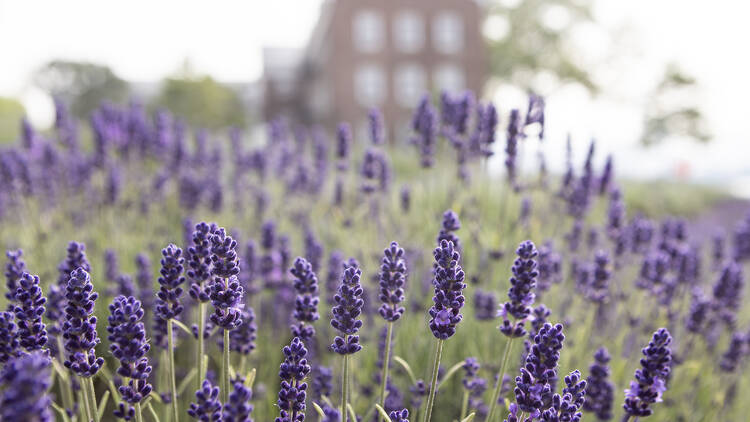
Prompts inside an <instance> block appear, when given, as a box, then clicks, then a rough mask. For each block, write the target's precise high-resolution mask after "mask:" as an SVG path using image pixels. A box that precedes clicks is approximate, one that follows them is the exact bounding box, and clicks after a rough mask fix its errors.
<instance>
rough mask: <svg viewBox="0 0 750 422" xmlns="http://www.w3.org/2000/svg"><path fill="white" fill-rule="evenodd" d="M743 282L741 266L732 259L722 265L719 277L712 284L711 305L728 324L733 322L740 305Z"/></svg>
mask: <svg viewBox="0 0 750 422" xmlns="http://www.w3.org/2000/svg"><path fill="white" fill-rule="evenodd" d="M744 284H745V281H744V280H743V276H742V267H741V266H740V265H739V264H738V263H736V262H733V261H729V262H727V263H726V264H725V265H724V269H723V270H722V271H721V275H720V276H719V279H718V280H716V283H715V284H714V288H713V299H712V307H713V308H714V310H715V312H716V313H717V314H718V315H719V317H720V318H721V319H722V320H723V321H724V322H725V323H726V324H728V325H730V326H732V325H733V324H734V322H735V318H736V315H737V311H738V310H739V309H740V307H741V305H742V288H743V287H744Z"/></svg>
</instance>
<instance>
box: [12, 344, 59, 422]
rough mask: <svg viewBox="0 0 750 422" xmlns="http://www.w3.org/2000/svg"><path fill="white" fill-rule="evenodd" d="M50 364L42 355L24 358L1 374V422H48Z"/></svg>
mask: <svg viewBox="0 0 750 422" xmlns="http://www.w3.org/2000/svg"><path fill="white" fill-rule="evenodd" d="M50 366H51V361H50V359H49V357H48V356H47V355H46V354H45V353H42V352H39V351H36V352H32V353H29V354H23V355H21V356H19V357H18V358H16V359H12V360H11V361H9V362H8V363H7V364H6V365H5V367H4V368H3V369H2V372H0V391H2V393H0V420H3V421H36V422H51V421H53V420H54V416H53V415H52V406H51V404H52V399H51V398H50V396H49V394H48V393H47V390H49V388H50V386H51V384H52V379H51V371H50Z"/></svg>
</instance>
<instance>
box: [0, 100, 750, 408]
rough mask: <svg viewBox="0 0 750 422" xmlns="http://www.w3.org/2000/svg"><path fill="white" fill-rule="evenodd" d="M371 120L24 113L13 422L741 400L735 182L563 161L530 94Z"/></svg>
mask: <svg viewBox="0 0 750 422" xmlns="http://www.w3.org/2000/svg"><path fill="white" fill-rule="evenodd" d="M367 121H368V122H369V125H368V128H367V131H366V132H362V133H360V132H356V133H353V130H352V128H351V126H350V125H349V124H347V123H341V124H340V125H339V126H338V127H322V126H310V127H306V126H300V125H297V124H291V123H288V122H287V121H285V120H283V119H279V120H275V121H272V122H270V123H268V124H267V125H266V135H265V136H264V137H263V138H264V139H263V141H262V142H260V143H258V142H252V141H251V138H250V137H249V136H247V134H243V133H241V131H239V130H236V129H231V128H226V129H222V130H214V131H206V130H200V129H193V128H190V127H188V126H187V125H186V124H184V122H183V120H182V119H181V118H180V116H175V115H171V114H170V113H168V112H166V111H163V110H160V111H157V112H155V113H150V112H148V111H147V110H146V109H145V108H143V107H141V106H139V105H138V104H136V103H133V104H131V105H115V104H110V103H106V104H103V105H101V106H100V107H99V108H97V109H96V110H95V112H94V113H93V114H92V117H91V119H90V120H89V121H87V122H81V121H78V120H76V119H75V118H74V117H73V116H72V115H71V114H70V113H69V112H68V110H67V106H66V104H64V103H63V102H57V103H56V116H55V124H54V129H53V130H51V131H49V132H38V131H35V130H34V129H33V128H32V127H31V126H30V125H29V124H28V123H27V122H25V121H24V122H19V124H22V125H23V131H22V135H21V139H19V140H18V141H16V142H15V143H14V144H12V145H8V146H5V147H3V149H2V151H0V179H2V184H1V185H0V212H1V213H2V215H0V218H2V224H0V236H1V238H2V245H3V247H4V248H5V249H6V250H7V252H6V257H7V258H6V262H5V278H6V288H5V290H4V293H5V294H4V295H3V298H2V300H0V302H2V303H1V304H0V307H1V308H2V309H5V310H6V311H5V312H2V313H0V365H2V370H1V371H0V420H2V421H8V422H10V421H20V420H24V421H48V420H58V421H66V422H69V421H90V420H94V421H97V422H98V421H110V420H118V419H123V420H136V421H138V422H141V421H162V422H166V421H178V420H182V421H188V420H199V421H251V420H255V421H277V422H287V421H288V422H298V421H303V420H312V421H316V420H317V421H328V422H333V421H342V422H345V421H360V420H361V421H393V422H403V421H412V422H416V421H421V422H429V421H435V422H450V421H460V422H464V421H466V422H468V421H472V420H473V421H492V422H499V421H508V422H514V421H580V420H583V421H597V420H599V421H605V420H619V421H630V422H633V421H636V420H637V421H642V420H648V421H652V422H658V421H670V422H674V421H705V422H712V421H747V420H750V419H748V414H750V403H749V402H748V401H747V400H746V397H747V394H748V393H747V392H748V391H750V377H749V376H748V375H750V369H748V360H750V306H748V304H747V301H746V299H745V290H746V289H745V288H744V284H745V281H744V271H745V270H746V269H747V262H748V260H750V215H749V216H748V218H747V219H741V220H739V221H721V222H719V223H721V224H722V225H723V228H721V227H718V224H717V226H716V227H706V225H705V224H704V225H702V226H701V227H700V233H698V232H697V230H698V229H696V228H695V227H693V225H691V221H692V220H691V218H692V216H694V215H695V214H696V213H700V212H702V211H705V210H706V209H707V208H708V207H710V206H711V204H712V203H713V202H712V201H713V200H714V199H715V198H716V194H712V193H711V194H709V193H705V192H701V191H700V189H695V190H687V191H685V189H684V188H679V187H676V186H675V187H673V186H670V185H649V184H645V185H634V184H632V183H628V182H626V181H621V180H619V179H618V177H617V171H616V170H617V168H618V165H619V163H618V161H617V157H612V156H605V155H603V154H601V153H600V152H598V151H597V145H596V143H594V142H592V143H591V145H590V148H589V149H588V151H587V153H586V154H585V155H581V156H578V155H576V156H574V155H573V154H572V152H571V149H570V148H569V149H568V155H567V156H557V155H552V154H548V155H545V151H547V150H548V148H547V145H549V144H552V143H555V144H558V145H559V143H561V142H565V140H564V139H549V138H547V137H545V131H544V129H545V108H544V100H543V99H542V98H541V97H537V96H531V97H530V98H529V101H528V107H525V108H524V109H520V110H518V109H513V110H505V109H503V108H502V107H501V105H498V106H497V107H496V105H494V104H492V103H490V102H485V101H479V100H476V99H475V97H474V95H473V94H472V93H470V92H466V93H461V94H453V95H449V94H443V95H438V96H429V95H426V96H425V97H424V98H423V100H422V101H421V102H420V103H419V106H418V107H417V109H416V110H414V112H413V117H412V120H411V125H410V134H409V138H408V139H388V136H387V131H386V130H384V126H383V119H382V117H381V115H380V113H379V112H378V111H377V110H373V111H372V112H370V114H369V115H368V116H367ZM568 142H569V141H568ZM535 154H538V155H539V156H538V159H537V160H524V161H523V162H525V163H527V164H528V163H529V162H535V163H536V164H535V165H534V168H530V166H528V165H526V166H525V167H524V166H522V165H521V164H520V163H521V162H522V160H521V159H522V157H523V156H524V155H526V156H531V155H535ZM498 158H500V159H501V161H503V162H504V165H503V173H502V175H500V176H491V175H490V173H489V172H488V171H487V167H488V161H489V160H490V159H498ZM552 161H554V162H557V163H559V162H564V163H565V168H566V171H565V172H564V173H563V174H561V175H557V174H551V173H548V171H547V166H546V164H545V163H546V162H552ZM630 165H632V164H630ZM631 187H632V189H633V192H634V193H633V192H626V190H628V189H630V188H631ZM676 192H679V194H677V193H676ZM748 211H750V210H748ZM674 213H685V214H689V216H687V215H678V214H674ZM707 230H708V231H710V233H706V231H707Z"/></svg>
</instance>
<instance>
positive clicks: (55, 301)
mask: <svg viewBox="0 0 750 422" xmlns="http://www.w3.org/2000/svg"><path fill="white" fill-rule="evenodd" d="M77 268H83V270H84V271H91V265H90V264H89V261H88V259H86V245H84V244H83V243H78V242H70V243H68V248H67V256H66V258H65V259H64V260H63V262H61V263H60V265H58V267H57V269H58V272H59V276H58V278H57V284H56V285H52V286H51V287H50V290H49V295H48V302H47V319H49V320H50V321H52V322H54V323H57V322H58V321H59V320H60V317H61V316H63V314H64V312H65V301H66V299H65V289H66V288H67V285H68V280H69V279H70V276H71V273H72V272H73V271H74V270H76V269H77ZM51 325H52V327H50V332H52V331H54V332H55V333H56V332H57V330H58V329H59V327H56V326H55V325H56V324H51Z"/></svg>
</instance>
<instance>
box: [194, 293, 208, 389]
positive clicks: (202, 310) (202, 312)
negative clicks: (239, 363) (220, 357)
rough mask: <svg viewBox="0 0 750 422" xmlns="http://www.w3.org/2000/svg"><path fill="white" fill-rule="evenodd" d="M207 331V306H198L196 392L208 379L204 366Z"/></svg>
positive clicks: (201, 304)
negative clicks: (204, 340)
mask: <svg viewBox="0 0 750 422" xmlns="http://www.w3.org/2000/svg"><path fill="white" fill-rule="evenodd" d="M205 330H206V304H205V303H203V302H201V303H199V304H198V377H197V379H196V381H197V384H198V385H197V387H196V388H195V390H196V391H198V390H200V389H201V384H202V383H203V380H204V379H206V368H204V366H203V351H204V350H203V348H204V344H203V331H205Z"/></svg>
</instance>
